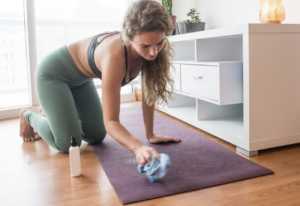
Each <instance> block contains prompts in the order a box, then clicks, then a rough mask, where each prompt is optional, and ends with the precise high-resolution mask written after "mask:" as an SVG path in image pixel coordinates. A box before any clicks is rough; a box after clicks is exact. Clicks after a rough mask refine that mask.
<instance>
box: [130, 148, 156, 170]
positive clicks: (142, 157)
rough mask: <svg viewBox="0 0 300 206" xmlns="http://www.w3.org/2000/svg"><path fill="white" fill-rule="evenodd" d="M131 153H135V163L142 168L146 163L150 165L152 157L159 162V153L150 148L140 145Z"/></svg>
mask: <svg viewBox="0 0 300 206" xmlns="http://www.w3.org/2000/svg"><path fill="white" fill-rule="evenodd" d="M133 152H134V153H135V158H136V160H137V162H138V163H139V164H140V165H141V166H142V167H143V166H145V164H147V163H149V164H150V163H151V157H152V155H154V156H155V157H156V159H157V160H158V161H159V162H160V155H159V153H158V152H157V151H156V150H155V149H154V148H152V147H149V146H147V145H144V144H141V145H139V146H138V147H136V148H135V149H134V150H133Z"/></svg>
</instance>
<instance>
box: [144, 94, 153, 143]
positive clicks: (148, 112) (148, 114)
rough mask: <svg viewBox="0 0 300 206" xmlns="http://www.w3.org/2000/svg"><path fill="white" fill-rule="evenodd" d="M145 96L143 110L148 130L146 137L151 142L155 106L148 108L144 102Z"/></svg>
mask: <svg viewBox="0 0 300 206" xmlns="http://www.w3.org/2000/svg"><path fill="white" fill-rule="evenodd" d="M143 100H144V99H143V95H142V110H143V118H144V125H145V130H146V137H147V139H148V140H149V139H150V138H151V137H153V135H154V133H153V122H154V107H155V106H154V105H152V106H148V105H147V104H146V103H144V101H143Z"/></svg>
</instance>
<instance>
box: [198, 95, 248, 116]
mask: <svg viewBox="0 0 300 206" xmlns="http://www.w3.org/2000/svg"><path fill="white" fill-rule="evenodd" d="M196 107H197V119H198V120H199V121H201V120H213V119H222V118H228V117H234V116H242V115H243V104H231V105H222V106H219V105H215V104H212V103H209V102H206V101H203V100H200V99H197V102H196Z"/></svg>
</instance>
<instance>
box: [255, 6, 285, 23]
mask: <svg viewBox="0 0 300 206" xmlns="http://www.w3.org/2000/svg"><path fill="white" fill-rule="evenodd" d="M259 18H260V21H261V22H262V23H275V24H280V23H281V22H282V21H284V20H285V9H284V7H283V4H282V1H281V0H260V12H259Z"/></svg>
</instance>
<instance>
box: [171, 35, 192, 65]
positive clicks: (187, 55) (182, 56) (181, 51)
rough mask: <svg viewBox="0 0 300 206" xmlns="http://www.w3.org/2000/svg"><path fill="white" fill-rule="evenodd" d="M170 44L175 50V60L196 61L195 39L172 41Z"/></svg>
mask: <svg viewBox="0 0 300 206" xmlns="http://www.w3.org/2000/svg"><path fill="white" fill-rule="evenodd" d="M172 44H173V46H174V47H173V48H174V51H175V58H174V60H175V61H181V60H184V61H193V62H195V61H196V55H195V54H196V47H195V44H196V40H186V41H182V42H173V43H172Z"/></svg>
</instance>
